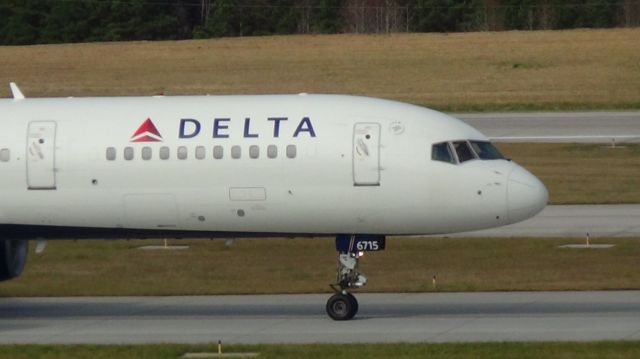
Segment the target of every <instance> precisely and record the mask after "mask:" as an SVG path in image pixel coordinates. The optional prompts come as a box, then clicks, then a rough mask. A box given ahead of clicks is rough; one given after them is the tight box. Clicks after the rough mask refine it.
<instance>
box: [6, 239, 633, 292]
mask: <svg viewBox="0 0 640 359" xmlns="http://www.w3.org/2000/svg"><path fill="white" fill-rule="evenodd" d="M583 241H584V240H583V239H540V238H517V239H509V238H501V239H495V238H455V239H452V238H391V239H389V241H388V243H387V250H386V251H383V252H378V253H370V254H367V255H366V256H365V257H364V258H363V259H362V260H361V270H362V271H363V272H364V273H365V274H367V275H368V277H369V279H370V281H369V284H368V285H367V286H366V287H365V288H364V291H374V292H429V291H497V290H505V291H518V290H591V289H631V288H639V283H640V272H639V271H638V258H640V246H638V239H637V238H628V239H607V238H602V239H594V240H593V241H592V243H603V242H605V243H614V244H616V246H615V247H614V248H612V249H607V250H571V249H561V248H558V245H560V244H567V243H577V242H579V243H581V242H583ZM177 242H178V241H175V242H174V243H177ZM179 242H180V243H186V244H189V245H191V248H190V249H188V250H179V251H163V250H158V251H143V250H139V249H137V248H138V247H139V246H142V245H148V244H152V243H154V244H159V241H158V240H156V241H155V242H154V241H150V240H131V241H78V242H74V241H51V242H49V243H48V245H47V248H46V250H45V252H44V254H42V255H32V253H31V256H30V258H29V261H28V263H27V267H26V270H25V272H24V273H23V275H22V276H21V277H19V278H18V279H15V280H12V281H8V282H2V283H0V296H84V295H182V294H184V295H201V294H231V293H237V294H254V293H322V292H327V293H328V292H330V289H329V286H328V284H329V283H332V282H334V281H335V268H336V258H335V257H336V254H335V250H334V244H333V240H332V239H330V238H319V239H272V240H260V239H242V240H237V241H236V242H235V243H234V245H233V246H231V247H227V246H225V244H224V241H222V240H214V241H209V240H190V241H179ZM274 263H275V264H274ZM276 264H277V265H276ZM433 275H436V276H437V288H433V287H432V281H431V279H432V276H433Z"/></svg>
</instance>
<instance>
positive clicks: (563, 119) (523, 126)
mask: <svg viewBox="0 0 640 359" xmlns="http://www.w3.org/2000/svg"><path fill="white" fill-rule="evenodd" d="M452 115H453V116H454V117H457V118H459V119H461V120H464V121H465V122H467V123H468V124H470V125H471V126H473V127H475V128H477V129H478V130H480V132H482V133H484V134H485V135H486V136H487V137H490V138H492V139H493V140H494V141H499V142H592V143H593V142H599V143H611V142H612V140H614V139H615V141H616V143H619V142H635V143H640V111H621V112H598V111H595V112H528V113H463V114H452Z"/></svg>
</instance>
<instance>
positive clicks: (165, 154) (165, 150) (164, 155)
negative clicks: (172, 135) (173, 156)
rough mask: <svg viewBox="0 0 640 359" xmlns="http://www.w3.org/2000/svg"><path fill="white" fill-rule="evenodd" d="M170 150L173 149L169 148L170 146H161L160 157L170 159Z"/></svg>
mask: <svg viewBox="0 0 640 359" xmlns="http://www.w3.org/2000/svg"><path fill="white" fill-rule="evenodd" d="M170 152H171V151H170V150H169V147H167V146H162V147H160V159H161V160H168V159H169V153H170Z"/></svg>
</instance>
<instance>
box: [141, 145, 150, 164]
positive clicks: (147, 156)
mask: <svg viewBox="0 0 640 359" xmlns="http://www.w3.org/2000/svg"><path fill="white" fill-rule="evenodd" d="M142 159H143V160H145V161H148V160H150V159H151V147H148V146H145V147H142Z"/></svg>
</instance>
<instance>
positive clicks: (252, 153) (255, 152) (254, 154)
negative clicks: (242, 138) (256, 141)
mask: <svg viewBox="0 0 640 359" xmlns="http://www.w3.org/2000/svg"><path fill="white" fill-rule="evenodd" d="M249 157H251V158H254V159H255V158H258V157H260V147H258V146H256V145H251V146H249Z"/></svg>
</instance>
